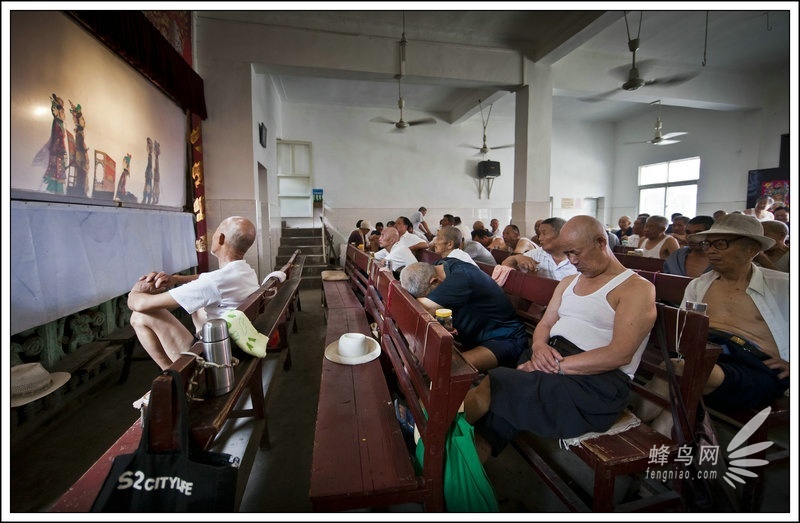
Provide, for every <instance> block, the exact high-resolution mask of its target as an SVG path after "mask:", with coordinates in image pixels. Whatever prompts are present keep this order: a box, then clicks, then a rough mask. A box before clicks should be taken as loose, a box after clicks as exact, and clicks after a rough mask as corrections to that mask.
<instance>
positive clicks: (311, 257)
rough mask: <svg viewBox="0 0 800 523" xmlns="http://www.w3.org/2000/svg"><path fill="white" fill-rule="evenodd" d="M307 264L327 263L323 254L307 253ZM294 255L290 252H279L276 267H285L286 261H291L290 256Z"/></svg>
mask: <svg viewBox="0 0 800 523" xmlns="http://www.w3.org/2000/svg"><path fill="white" fill-rule="evenodd" d="M305 256H306V261H305V264H306V265H322V264H325V258H324V257H323V256H322V254H306V255H305ZM291 257H292V256H291V255H290V254H279V255H278V256H276V257H275V266H276V267H283V266H284V265H286V262H288V261H289V258H291Z"/></svg>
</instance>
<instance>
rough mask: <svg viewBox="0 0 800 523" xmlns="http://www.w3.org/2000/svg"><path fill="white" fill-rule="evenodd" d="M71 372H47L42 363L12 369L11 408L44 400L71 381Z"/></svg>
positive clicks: (25, 364)
mask: <svg viewBox="0 0 800 523" xmlns="http://www.w3.org/2000/svg"><path fill="white" fill-rule="evenodd" d="M69 378H70V373H69V372H47V370H45V368H44V367H42V364H41V363H23V364H22V365H15V366H14V367H11V407H12V408H13V407H20V406H22V405H25V404H27V403H30V402H32V401H35V400H38V399H39V398H43V397H45V396H47V395H48V394H50V393H51V392H53V391H54V390H56V389H57V388H59V387H61V386H62V385H64V384H65V383H66V382H68V381H69Z"/></svg>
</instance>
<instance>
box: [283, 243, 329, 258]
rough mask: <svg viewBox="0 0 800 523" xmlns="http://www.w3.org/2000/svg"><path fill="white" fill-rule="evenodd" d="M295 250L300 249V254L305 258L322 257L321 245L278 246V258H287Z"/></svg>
mask: <svg viewBox="0 0 800 523" xmlns="http://www.w3.org/2000/svg"><path fill="white" fill-rule="evenodd" d="M297 249H300V254H305V255H306V256H322V245H280V246H278V257H281V256H286V257H287V258H289V257H290V256H291V255H292V254H294V251H296V250H297Z"/></svg>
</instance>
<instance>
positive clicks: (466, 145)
mask: <svg viewBox="0 0 800 523" xmlns="http://www.w3.org/2000/svg"><path fill="white" fill-rule="evenodd" d="M459 147H466V148H467V149H478V150H479V151H480V150H481V148H480V147H478V146H476V145H469V144H467V143H462V144H461V145H459Z"/></svg>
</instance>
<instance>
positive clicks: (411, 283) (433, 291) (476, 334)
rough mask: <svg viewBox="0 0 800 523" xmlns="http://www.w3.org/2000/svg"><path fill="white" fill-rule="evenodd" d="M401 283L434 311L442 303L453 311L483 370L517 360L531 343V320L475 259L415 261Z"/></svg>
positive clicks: (465, 346)
mask: <svg viewBox="0 0 800 523" xmlns="http://www.w3.org/2000/svg"><path fill="white" fill-rule="evenodd" d="M456 232H458V231H456ZM400 285H402V287H403V288H404V289H405V290H407V291H408V292H409V294H411V295H412V296H414V297H415V298H417V300H418V301H419V302H420V303H421V304H422V306H423V307H425V309H427V310H428V312H430V313H431V314H432V315H435V314H436V309H441V308H446V309H451V310H452V311H453V326H454V327H455V332H454V333H453V335H454V337H455V339H456V341H458V342H459V343H461V345H462V353H463V355H464V359H465V360H467V361H468V362H470V363H471V364H472V366H473V367H475V368H476V369H478V370H479V371H481V372H485V371H487V370H488V369H492V368H494V367H497V366H498V365H504V366H507V367H510V366H514V365H516V362H517V360H518V359H519V355H520V354H522V351H524V350H525V349H526V348H527V346H528V343H529V342H528V335H527V333H526V332H525V326H524V325H523V324H522V322H520V321H519V320H518V319H517V311H516V310H515V309H514V306H513V305H512V304H511V301H510V300H509V299H508V296H506V293H505V292H504V291H503V289H502V288H501V287H500V286H499V285H497V284H496V283H495V282H494V280H492V278H491V277H490V276H489V275H488V274H486V273H485V272H483V271H482V270H481V269H479V268H478V267H477V266H475V265H473V264H471V263H467V262H464V261H461V260H459V259H456V258H443V259H442V260H440V261H438V262H436V265H431V264H429V263H425V262H417V263H412V264H411V265H408V266H407V267H406V268H405V269H403V271H402V272H401V273H400Z"/></svg>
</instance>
